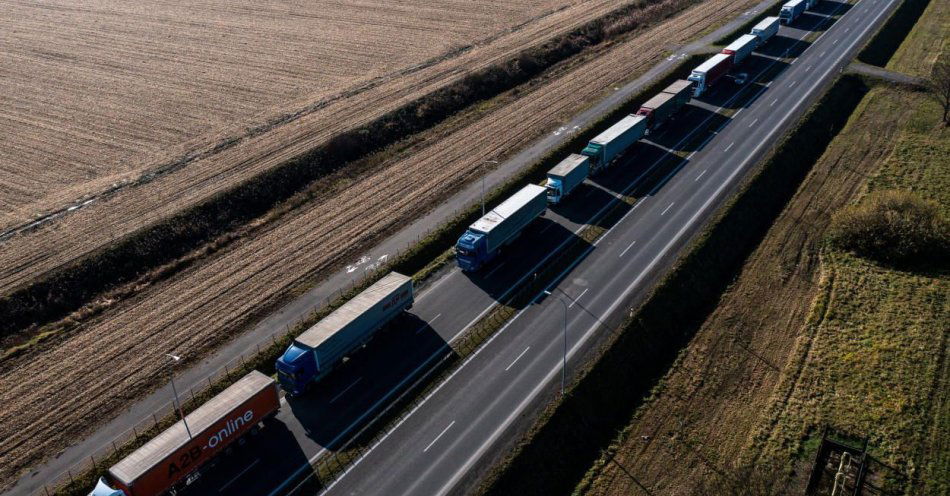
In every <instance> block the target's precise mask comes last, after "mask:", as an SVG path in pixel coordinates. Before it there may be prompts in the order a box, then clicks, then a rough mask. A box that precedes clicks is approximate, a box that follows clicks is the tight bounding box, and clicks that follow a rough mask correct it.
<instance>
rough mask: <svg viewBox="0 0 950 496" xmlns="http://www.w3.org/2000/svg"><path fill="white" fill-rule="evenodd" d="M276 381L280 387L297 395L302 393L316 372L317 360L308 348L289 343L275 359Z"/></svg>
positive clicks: (311, 381) (312, 380)
mask: <svg viewBox="0 0 950 496" xmlns="http://www.w3.org/2000/svg"><path fill="white" fill-rule="evenodd" d="M276 365H277V382H279V383H280V387H281V389H283V390H284V391H287V392H288V393H290V394H292V395H294V396H297V395H300V394H302V393H303V392H304V391H305V390H306V389H307V386H309V385H310V384H311V383H313V382H314V376H315V375H316V373H317V361H316V358H315V356H314V354H313V353H311V352H310V350H307V349H304V348H302V347H300V346H297V345H296V344H291V345H290V346H289V347H287V350H286V351H284V354H283V355H281V357H280V358H278V359H277V364H276Z"/></svg>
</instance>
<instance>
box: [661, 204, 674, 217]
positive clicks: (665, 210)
mask: <svg viewBox="0 0 950 496" xmlns="http://www.w3.org/2000/svg"><path fill="white" fill-rule="evenodd" d="M674 203H676V202H670V204H669V206H667V207H666V208H664V209H663V211H662V212H660V215H663V214H665V213H666V212H668V211H669V210H670V208H673V204H674Z"/></svg>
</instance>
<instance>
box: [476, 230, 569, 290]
mask: <svg viewBox="0 0 950 496" xmlns="http://www.w3.org/2000/svg"><path fill="white" fill-rule="evenodd" d="M551 225H554V224H551ZM548 227H550V225H549V226H548ZM506 263H507V262H502V263H500V264H498V266H497V267H495V268H494V269H492V270H490V271H488V273H487V274H485V279H489V278H491V276H492V274H494V273H495V272H497V271H498V269H500V268H502V267H504V266H505V264H506Z"/></svg>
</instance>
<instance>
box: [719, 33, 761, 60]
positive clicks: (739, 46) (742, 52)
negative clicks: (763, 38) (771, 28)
mask: <svg viewBox="0 0 950 496" xmlns="http://www.w3.org/2000/svg"><path fill="white" fill-rule="evenodd" d="M758 44H759V38H758V37H756V36H754V35H751V34H744V35H742V36H740V37H739V38H737V39H736V40H735V41H733V42H732V43H730V44H729V45H728V46H726V48H723V49H722V53H724V54H726V55H732V65H739V64H740V63H742V61H743V60H745V59H746V57H748V56H749V55H751V54H752V50H755V47H757V46H758Z"/></svg>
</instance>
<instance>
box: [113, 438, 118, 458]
mask: <svg viewBox="0 0 950 496" xmlns="http://www.w3.org/2000/svg"><path fill="white" fill-rule="evenodd" d="M112 454H113V455H117V454H119V448H116V446H115V441H112Z"/></svg>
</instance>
